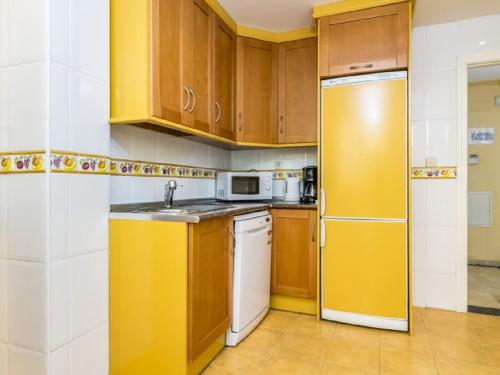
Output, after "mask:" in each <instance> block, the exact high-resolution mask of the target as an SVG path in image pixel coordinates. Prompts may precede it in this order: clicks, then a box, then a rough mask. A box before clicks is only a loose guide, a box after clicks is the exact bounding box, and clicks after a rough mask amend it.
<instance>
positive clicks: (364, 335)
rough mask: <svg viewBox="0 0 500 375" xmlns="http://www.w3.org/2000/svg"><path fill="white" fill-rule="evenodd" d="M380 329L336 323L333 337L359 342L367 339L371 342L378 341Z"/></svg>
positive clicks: (364, 341)
mask: <svg viewBox="0 0 500 375" xmlns="http://www.w3.org/2000/svg"><path fill="white" fill-rule="evenodd" d="M381 332H382V330H379V329H373V328H365V327H358V326H353V325H348V324H338V325H337V327H336V329H335V333H334V337H335V338H339V339H346V340H351V341H356V342H361V343H366V342H367V341H369V342H371V343H377V344H378V343H380V335H381Z"/></svg>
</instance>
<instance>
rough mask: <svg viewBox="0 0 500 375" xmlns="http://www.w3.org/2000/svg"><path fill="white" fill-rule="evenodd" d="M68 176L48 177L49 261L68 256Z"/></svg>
mask: <svg viewBox="0 0 500 375" xmlns="http://www.w3.org/2000/svg"><path fill="white" fill-rule="evenodd" d="M70 178H71V175H70V174H65V173H53V174H51V175H50V195H49V205H50V210H49V215H50V219H49V220H50V221H49V244H50V249H49V251H50V259H61V258H65V257H67V256H68V255H69V242H68V231H69V225H68V224H69V220H68V218H69V217H70V216H69V196H70V191H69V189H70V187H69V180H70Z"/></svg>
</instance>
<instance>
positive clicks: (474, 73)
mask: <svg viewBox="0 0 500 375" xmlns="http://www.w3.org/2000/svg"><path fill="white" fill-rule="evenodd" d="M497 80H500V64H496V65H489V66H480V67H477V68H469V82H482V81H497Z"/></svg>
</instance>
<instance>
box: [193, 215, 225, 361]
mask: <svg viewBox="0 0 500 375" xmlns="http://www.w3.org/2000/svg"><path fill="white" fill-rule="evenodd" d="M232 226H233V218H232V217H223V218H220V219H212V220H206V221H202V222H200V223H198V224H190V225H189V252H188V340H187V341H188V360H193V359H195V358H196V357H197V356H199V355H200V354H201V353H203V351H204V350H205V349H207V348H208V347H209V346H210V345H211V344H212V343H213V342H214V341H215V340H216V339H217V338H218V337H219V336H220V335H222V334H223V333H224V332H226V330H227V329H228V328H229V326H230V325H231V301H232V265H233V242H232V236H231V231H232Z"/></svg>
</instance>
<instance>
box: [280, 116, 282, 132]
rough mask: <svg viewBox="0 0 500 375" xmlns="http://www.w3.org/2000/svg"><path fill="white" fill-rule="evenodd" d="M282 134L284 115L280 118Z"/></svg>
mask: <svg viewBox="0 0 500 375" xmlns="http://www.w3.org/2000/svg"><path fill="white" fill-rule="evenodd" d="M280 133H281V134H283V115H281V116H280Z"/></svg>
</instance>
